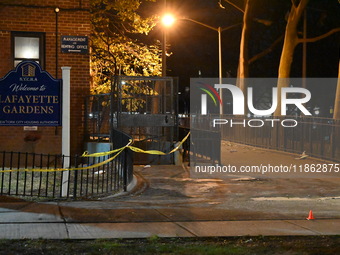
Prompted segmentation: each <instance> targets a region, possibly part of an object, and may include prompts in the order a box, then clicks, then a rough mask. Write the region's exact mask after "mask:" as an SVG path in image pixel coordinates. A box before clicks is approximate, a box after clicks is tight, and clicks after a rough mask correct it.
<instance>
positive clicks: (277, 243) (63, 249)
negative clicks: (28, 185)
mask: <svg viewBox="0 0 340 255" xmlns="http://www.w3.org/2000/svg"><path fill="white" fill-rule="evenodd" d="M0 254H6V255H7V254H24V255H28V254H34V255H38V254H53V255H54V254H67V255H69V254H94V255H96V254H98V255H99V254H100V255H103V254H113V255H115V254H129V255H134V254H136V255H137V254H138V255H140V254H152V255H153V254H176V255H183V254H184V255H186V254H190V255H191V254H195V255H196V254H197V255H212V254H213V255H219V254H235V255H243V254H265V255H266V254H268V255H269V254H315V255H316V254H325V255H327V254H329V255H330V254H332V255H333V254H340V237H339V236H312V237H310V236H299V237H296V236H290V237H261V236H260V237H229V238H160V237H158V236H152V237H150V238H148V239H98V240H43V239H38V240H28V239H27V240H0Z"/></svg>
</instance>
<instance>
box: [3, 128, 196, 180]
mask: <svg viewBox="0 0 340 255" xmlns="http://www.w3.org/2000/svg"><path fill="white" fill-rule="evenodd" d="M189 135H190V132H189V133H188V134H187V135H186V136H185V137H184V138H183V140H182V141H181V142H180V143H179V144H178V145H177V146H176V147H175V148H174V149H173V150H171V151H170V152H168V153H165V152H162V151H158V150H147V151H146V150H142V149H140V148H137V147H134V146H131V145H130V144H132V143H133V141H132V140H131V139H130V140H129V142H128V144H127V145H125V146H123V147H121V148H119V149H115V150H112V151H107V152H97V153H93V154H88V152H87V151H85V152H84V153H83V155H82V157H102V156H107V155H111V154H114V153H116V154H115V155H114V156H112V157H110V158H108V159H106V160H104V161H102V162H99V163H97V164H93V165H90V166H84V167H73V168H46V169H42V168H31V169H7V170H0V173H8V172H60V171H77V170H88V169H93V168H97V167H100V166H102V165H105V164H107V163H109V162H110V161H112V160H114V159H115V158H116V157H117V156H118V155H119V154H120V153H121V152H122V151H123V150H125V149H127V148H129V149H130V150H132V151H134V152H137V153H146V154H152V155H169V154H171V153H174V152H175V151H177V150H178V149H179V148H180V146H181V145H182V144H183V143H184V142H185V141H186V140H187V139H188V137H189Z"/></svg>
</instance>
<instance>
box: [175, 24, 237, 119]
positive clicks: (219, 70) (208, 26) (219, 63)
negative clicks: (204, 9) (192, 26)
mask: <svg viewBox="0 0 340 255" xmlns="http://www.w3.org/2000/svg"><path fill="white" fill-rule="evenodd" d="M181 20H187V21H191V22H193V23H196V24H198V25H201V26H204V27H206V28H209V29H211V30H214V31H216V32H217V33H218V79H219V84H222V36H221V33H222V32H223V31H226V30H229V29H231V28H233V27H236V26H238V25H240V24H242V23H238V24H234V25H231V26H228V27H223V28H222V27H213V26H210V25H207V24H205V23H202V22H200V21H197V20H193V19H190V18H181ZM219 94H220V98H221V100H222V96H223V95H222V89H220V91H219ZM220 114H223V105H221V104H220Z"/></svg>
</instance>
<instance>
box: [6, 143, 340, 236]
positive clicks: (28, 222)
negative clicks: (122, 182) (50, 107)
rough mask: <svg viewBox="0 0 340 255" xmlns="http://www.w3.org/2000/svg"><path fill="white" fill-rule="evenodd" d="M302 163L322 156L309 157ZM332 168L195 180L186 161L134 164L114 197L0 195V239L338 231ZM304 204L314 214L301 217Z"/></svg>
mask: <svg viewBox="0 0 340 255" xmlns="http://www.w3.org/2000/svg"><path fill="white" fill-rule="evenodd" d="M297 158H298V155H294V154H289V153H279V152H275V151H269V150H263V149H258V148H254V147H249V146H244V145H238V144H230V143H224V144H223V148H222V163H223V164H233V165H237V164H239V165H240V164H242V165H247V164H248V165H251V164H257V162H262V163H266V162H267V161H266V160H268V162H271V163H272V164H274V163H275V162H280V163H282V164H290V162H293V163H295V162H299V163H300V162H302V160H298V159H297ZM303 163H304V164H312V163H329V162H326V161H320V160H316V159H312V158H309V157H308V158H305V159H303ZM337 175H340V173H337ZM337 175H336V174H333V175H331V176H327V177H328V178H324V177H325V176H321V177H320V176H315V178H311V177H309V178H300V177H299V178H294V176H288V177H289V178H268V177H267V176H265V175H260V176H259V175H258V174H254V175H252V174H248V175H237V174H236V175H235V174H233V175H231V176H228V177H229V178H223V179H207V178H204V179H203V178H202V179H195V178H190V169H189V167H188V166H186V165H183V166H163V165H152V166H136V167H135V177H136V180H137V181H136V185H135V187H134V188H133V189H132V190H131V191H130V192H128V193H125V194H121V195H120V196H112V197H106V198H103V199H101V200H95V201H58V202H56V201H52V202H28V201H24V200H20V199H15V198H8V197H0V238H51V239H62V238H75V239H77V238H79V239H87V238H89V239H92V238H139V237H149V236H152V235H158V236H164V237H176V236H183V237H185V236H239V235H335V234H337V235H338V234H340V188H339V180H340V179H339V178H338V177H337ZM284 177H286V176H284ZM316 177H317V178H316ZM310 210H312V211H313V214H314V217H315V220H306V217H307V216H308V214H309V212H310Z"/></svg>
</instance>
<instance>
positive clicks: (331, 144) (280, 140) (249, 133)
mask: <svg viewBox="0 0 340 255" xmlns="http://www.w3.org/2000/svg"><path fill="white" fill-rule="evenodd" d="M215 117H216V118H217V119H221V120H224V121H220V122H221V123H222V122H223V123H224V124H221V125H217V127H215V128H213V127H212V119H214V116H209V115H207V116H197V115H196V116H195V117H192V118H191V119H190V118H183V119H181V120H180V122H181V123H182V125H181V127H182V128H183V127H186V128H188V126H189V125H191V126H195V127H196V128H197V127H199V128H200V129H203V130H211V131H212V130H214V131H218V130H219V131H220V133H221V138H222V140H228V141H231V142H236V143H242V144H247V145H252V146H258V147H264V148H269V149H274V150H280V151H287V152H293V153H299V154H300V153H302V152H304V151H305V152H306V154H308V155H310V156H313V157H317V158H322V159H327V160H331V161H336V162H340V120H334V119H329V118H317V117H296V116H285V117H284V118H277V117H275V118H273V117H265V118H259V117H254V118H251V117H250V118H248V117H244V116H234V115H223V116H220V115H216V116H215ZM255 119H256V120H255ZM273 119H275V121H274V120H273ZM284 119H285V121H284V125H287V126H288V125H295V124H297V125H296V126H295V127H284V126H283V125H282V121H283V120H284ZM289 119H292V120H295V121H296V122H293V121H289ZM250 120H251V122H250V124H249V121H250ZM261 120H262V121H263V123H264V125H263V126H262V122H261ZM231 121H233V122H234V125H232V126H231ZM260 125H261V127H254V126H260Z"/></svg>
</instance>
